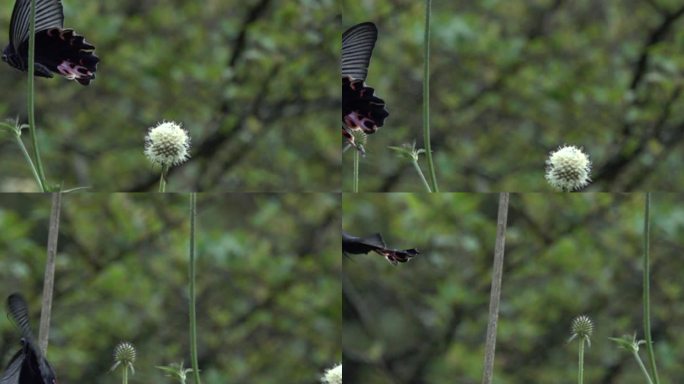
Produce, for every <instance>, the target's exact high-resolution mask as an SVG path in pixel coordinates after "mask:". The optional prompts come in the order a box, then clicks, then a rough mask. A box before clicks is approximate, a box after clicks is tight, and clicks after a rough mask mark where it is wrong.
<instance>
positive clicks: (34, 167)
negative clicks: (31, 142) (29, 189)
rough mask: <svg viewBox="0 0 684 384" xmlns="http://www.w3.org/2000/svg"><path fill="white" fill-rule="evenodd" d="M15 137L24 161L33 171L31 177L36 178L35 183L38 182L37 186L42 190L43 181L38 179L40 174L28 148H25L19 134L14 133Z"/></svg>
mask: <svg viewBox="0 0 684 384" xmlns="http://www.w3.org/2000/svg"><path fill="white" fill-rule="evenodd" d="M15 139H16V140H17V145H18V146H19V149H21V154H22V155H24V159H26V162H27V163H28V164H29V167H31V172H32V173H33V178H34V179H36V184H38V187H39V188H40V189H41V191H42V190H43V188H42V185H43V182H42V180H40V175H39V174H38V170H37V169H36V166H35V165H34V164H33V160H32V159H31V155H29V153H28V150H27V149H26V146H25V145H24V142H23V141H22V140H21V136H20V135H16V136H15Z"/></svg>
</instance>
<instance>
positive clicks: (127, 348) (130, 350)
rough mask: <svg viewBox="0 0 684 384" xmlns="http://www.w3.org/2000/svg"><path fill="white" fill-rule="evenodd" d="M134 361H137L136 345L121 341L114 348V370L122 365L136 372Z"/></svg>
mask: <svg viewBox="0 0 684 384" xmlns="http://www.w3.org/2000/svg"><path fill="white" fill-rule="evenodd" d="M133 363H135V347H134V346H133V344H131V343H129V342H127V341H124V342H121V343H119V345H117V346H116V348H114V365H113V366H112V371H113V370H115V369H116V368H117V367H119V366H122V367H124V369H130V370H131V373H134V372H135V369H134V368H133Z"/></svg>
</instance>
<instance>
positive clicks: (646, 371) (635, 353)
mask: <svg viewBox="0 0 684 384" xmlns="http://www.w3.org/2000/svg"><path fill="white" fill-rule="evenodd" d="M633 354H634V359H636V361H637V364H639V368H641V372H643V373H644V376H646V380H648V384H653V380H651V376H650V375H649V374H648V369H646V366H645V365H644V362H643V361H641V357H639V353H638V352H637V351H634V352H633Z"/></svg>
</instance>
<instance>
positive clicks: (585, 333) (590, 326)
mask: <svg viewBox="0 0 684 384" xmlns="http://www.w3.org/2000/svg"><path fill="white" fill-rule="evenodd" d="M570 330H571V331H572V336H570V340H568V342H570V341H572V340H574V339H576V338H577V339H580V341H586V342H587V345H591V340H590V337H591V334H592V332H593V331H594V323H592V321H591V319H590V318H589V316H586V315H581V316H577V317H575V319H574V320H573V321H572V325H571V326H570Z"/></svg>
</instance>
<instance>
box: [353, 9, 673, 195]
mask: <svg viewBox="0 0 684 384" xmlns="http://www.w3.org/2000/svg"><path fill="white" fill-rule="evenodd" d="M342 3H343V10H342V14H343V26H344V28H345V29H346V28H348V27H350V26H352V25H354V24H356V23H359V22H363V21H373V22H375V23H376V24H377V25H378V29H379V37H378V42H377V45H376V49H375V51H374V55H373V59H372V61H371V64H370V71H369V74H368V83H369V84H370V85H371V86H373V87H374V88H375V89H376V91H377V93H378V94H379V95H380V97H382V98H384V99H385V101H386V102H387V108H388V109H389V112H390V116H389V118H388V119H387V120H386V124H385V126H384V127H383V128H381V129H380V131H379V132H378V133H376V134H375V135H372V136H370V137H369V142H368V145H367V146H366V150H367V156H366V158H364V159H362V160H361V176H360V181H361V182H360V189H361V190H365V191H422V190H423V185H422V184H421V182H420V179H419V178H418V176H417V175H416V173H415V171H414V169H413V167H412V166H411V165H410V164H409V163H408V162H407V161H406V160H403V159H399V158H397V156H396V154H395V153H394V152H393V151H391V150H389V149H388V148H387V147H388V146H399V145H401V144H403V143H411V142H413V141H414V140H415V141H416V142H417V145H418V146H419V147H423V144H422V142H423V140H422V138H423V133H422V115H421V114H422V78H423V31H424V19H425V6H424V4H425V2H424V1H414V0H365V1H353V0H342ZM432 3H433V11H432V15H433V22H432V29H431V30H432V44H431V49H432V52H431V60H430V65H431V121H432V143H433V145H432V150H433V152H434V158H435V163H436V171H437V178H438V180H439V182H440V183H439V184H440V187H441V188H440V189H441V190H443V191H487V192H489V191H519V192H530V191H535V192H536V191H549V190H550V187H549V186H548V185H547V184H546V181H545V180H544V167H545V164H544V163H545V161H546V158H547V155H548V153H549V152H550V151H552V150H554V149H556V148H558V147H559V146H560V145H563V144H569V145H575V146H581V147H584V150H585V151H586V152H588V153H589V155H590V157H591V160H592V162H593V164H594V165H593V171H592V179H594V182H593V184H592V185H591V186H590V187H589V190H593V191H616V192H621V191H644V190H659V191H673V192H677V191H682V190H684V177H681V174H682V173H681V164H682V162H684V145H683V142H684V99H683V98H682V87H683V86H684V82H683V76H682V74H683V73H684V71H683V70H682V68H683V67H684V5H683V4H682V2H681V0H651V1H642V0H620V1H593V0H573V1H570V0H530V1H506V0H484V1H466V0H448V1H447V0H434V1H433V2H432ZM343 157H344V161H343V164H344V185H345V190H351V178H352V171H351V169H352V156H351V152H348V153H345V154H344V156H343ZM421 163H422V165H423V168H424V169H426V168H425V167H426V166H427V165H426V161H425V158H424V157H423V158H422V160H421Z"/></svg>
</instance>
